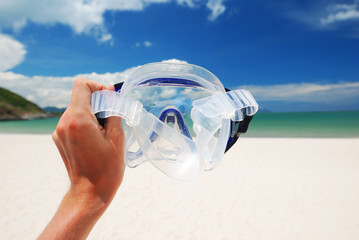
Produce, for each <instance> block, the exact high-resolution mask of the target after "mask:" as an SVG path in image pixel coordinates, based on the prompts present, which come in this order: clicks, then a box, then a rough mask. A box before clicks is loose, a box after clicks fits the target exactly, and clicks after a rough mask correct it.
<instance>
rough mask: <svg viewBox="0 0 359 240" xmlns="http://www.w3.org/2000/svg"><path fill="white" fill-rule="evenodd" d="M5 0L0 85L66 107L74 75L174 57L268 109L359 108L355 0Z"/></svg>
mask: <svg viewBox="0 0 359 240" xmlns="http://www.w3.org/2000/svg"><path fill="white" fill-rule="evenodd" d="M28 2H29V1H25V0H15V1H14V0H8V1H2V2H1V3H0V86H3V87H7V88H9V89H10V90H13V91H15V92H18V93H20V94H22V95H23V96H25V97H26V98H28V99H30V100H33V101H35V102H36V103H38V104H39V105H40V106H46V105H56V106H66V105H67V104H68V101H69V96H70V92H71V87H72V82H73V80H74V79H75V78H76V77H77V76H84V77H88V78H92V79H95V80H98V81H102V82H104V83H112V82H116V81H120V80H124V79H126V78H127V77H128V75H129V74H130V72H131V69H133V67H136V66H139V65H143V64H145V63H149V62H157V61H163V60H168V59H178V60H181V61H186V62H189V63H192V64H196V65H200V66H203V67H205V68H207V69H208V70H210V71H211V72H213V73H214V74H215V75H216V76H217V77H218V78H219V79H220V80H221V81H222V83H223V84H224V85H225V86H226V87H230V88H236V87H246V88H248V89H249V90H250V91H251V92H252V93H253V95H254V96H255V97H256V99H257V100H258V102H259V103H260V105H261V107H262V108H267V109H270V110H272V111H328V110H353V109H357V110H358V109H359V70H358V69H359V1H357V0H351V1H334V0H327V1H320V0H319V1H294V0H290V1H285V3H284V1H279V0H277V1H273V0H272V1H264V0H252V1H240V0H177V1H175V0H172V1H170V0H119V1H106V0H104V1H80V0H78V1H48V2H43V1H40V0H35V1H31V3H28Z"/></svg>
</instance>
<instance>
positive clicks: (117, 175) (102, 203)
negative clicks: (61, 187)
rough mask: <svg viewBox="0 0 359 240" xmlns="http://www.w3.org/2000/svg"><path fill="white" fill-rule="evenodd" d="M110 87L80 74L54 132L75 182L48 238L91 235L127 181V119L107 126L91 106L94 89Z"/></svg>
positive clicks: (110, 121)
mask: <svg viewBox="0 0 359 240" xmlns="http://www.w3.org/2000/svg"><path fill="white" fill-rule="evenodd" d="M104 89H107V90H114V87H113V86H112V87H109V88H106V87H105V86H103V85H102V84H100V83H97V82H94V81H90V80H86V79H76V80H75V83H74V87H73V90H72V97H71V102H70V105H69V107H68V108H67V110H66V111H65V112H64V114H63V115H62V117H61V119H60V120H59V123H58V125H57V127H56V130H55V131H54V133H53V134H52V138H53V140H54V142H55V144H56V146H57V148H58V150H59V152H60V155H61V157H62V159H63V162H64V164H65V166H66V169H67V172H68V175H69V178H70V183H71V186H70V189H69V191H68V193H67V194H66V196H65V197H64V199H63V201H62V203H61V205H60V208H59V210H58V211H57V213H56V215H55V216H54V218H53V219H52V221H51V222H50V224H49V225H48V226H47V228H46V229H45V231H44V233H43V234H42V235H41V236H40V238H42V239H48V237H54V235H53V234H54V233H56V234H57V235H56V236H58V239H81V238H83V237H86V236H87V235H88V234H89V232H90V231H91V229H92V227H93V226H94V224H95V223H96V221H97V220H98V219H99V217H100V216H101V215H102V214H103V212H104V211H105V210H106V208H107V207H108V205H109V204H110V202H111V201H112V199H113V197H114V195H115V193H116V191H117V189H118V187H119V186H120V184H121V182H122V179H123V175H124V170H125V164H124V161H123V151H124V150H123V148H124V132H123V129H122V120H121V118H119V117H111V118H108V119H107V122H106V125H105V127H102V126H101V125H99V123H98V122H97V119H96V117H95V116H94V114H93V113H92V111H91V105H90V101H91V94H92V93H93V92H95V91H98V90H104ZM70 233H71V235H68V234H70Z"/></svg>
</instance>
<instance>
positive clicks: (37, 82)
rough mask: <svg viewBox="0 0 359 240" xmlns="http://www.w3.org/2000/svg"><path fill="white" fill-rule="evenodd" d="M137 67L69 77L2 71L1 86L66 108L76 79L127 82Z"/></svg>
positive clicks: (109, 82)
mask: <svg viewBox="0 0 359 240" xmlns="http://www.w3.org/2000/svg"><path fill="white" fill-rule="evenodd" d="M162 62H171V63H186V62H185V61H181V60H177V59H170V60H164V61H162ZM138 67H139V66H137V67H132V68H129V69H126V70H125V71H123V72H115V73H104V74H98V73H88V74H78V75H76V76H67V77H51V76H33V77H28V76H25V75H22V74H17V73H13V72H1V71H0V85H1V87H4V88H7V89H9V90H11V91H13V92H15V93H18V94H20V95H21V96H24V97H25V98H27V99H28V100H30V101H33V102H35V103H36V104H38V105H40V106H41V107H46V106H56V107H66V106H67V105H68V104H69V102H70V97H71V91H72V85H73V82H74V80H75V79H76V78H78V77H81V78H87V79H91V80H95V81H98V82H100V83H102V84H104V85H106V86H107V85H109V84H115V83H119V82H123V81H126V80H127V79H128V78H129V76H130V75H131V74H132V73H133V71H135V70H136V69H137V68H138ZM166 94H173V93H166Z"/></svg>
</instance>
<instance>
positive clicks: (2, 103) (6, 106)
mask: <svg viewBox="0 0 359 240" xmlns="http://www.w3.org/2000/svg"><path fill="white" fill-rule="evenodd" d="M58 115H59V114H58V113H54V112H53V111H51V112H50V111H45V110H44V109H42V108H41V107H39V106H38V105H36V104H35V103H33V102H30V101H28V100H26V99H25V98H23V97H22V96H20V95H18V94H16V93H14V92H11V91H9V90H7V89H5V88H2V87H0V121H11V120H29V119H40V118H49V117H56V116H58Z"/></svg>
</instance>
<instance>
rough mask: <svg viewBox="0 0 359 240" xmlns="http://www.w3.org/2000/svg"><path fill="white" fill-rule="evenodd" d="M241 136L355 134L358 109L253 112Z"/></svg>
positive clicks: (38, 129) (16, 124) (14, 127)
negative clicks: (254, 113) (343, 110)
mask: <svg viewBox="0 0 359 240" xmlns="http://www.w3.org/2000/svg"><path fill="white" fill-rule="evenodd" d="M58 120H59V119H58V118H49V119H38V120H28V121H7V122H0V133H31V134H51V133H52V132H53V131H54V130H55V128H56V125H57V122H58ZM243 136H244V137H339V138H340V137H350V138H352V137H355V138H357V137H359V111H351V112H310V113H309V112H308V113H305V112H304V113H303V112H300V113H257V114H256V115H255V116H254V118H253V120H252V122H251V125H250V127H249V130H248V132H247V133H246V134H244V135H243Z"/></svg>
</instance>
